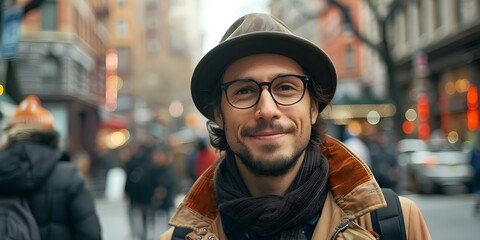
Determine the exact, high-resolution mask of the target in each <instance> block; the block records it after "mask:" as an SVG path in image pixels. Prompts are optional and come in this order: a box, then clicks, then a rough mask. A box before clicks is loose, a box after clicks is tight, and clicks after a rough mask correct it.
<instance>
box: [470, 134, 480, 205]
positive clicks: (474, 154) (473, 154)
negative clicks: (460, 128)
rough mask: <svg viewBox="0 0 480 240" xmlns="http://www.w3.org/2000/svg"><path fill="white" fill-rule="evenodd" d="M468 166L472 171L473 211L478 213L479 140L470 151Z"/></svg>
mask: <svg viewBox="0 0 480 240" xmlns="http://www.w3.org/2000/svg"><path fill="white" fill-rule="evenodd" d="M470 164H471V165H472V167H473V170H474V177H473V182H472V192H473V194H474V195H475V202H474V210H475V213H477V214H478V213H480V139H478V140H477V143H476V144H475V146H474V147H473V149H472V150H471V151H470Z"/></svg>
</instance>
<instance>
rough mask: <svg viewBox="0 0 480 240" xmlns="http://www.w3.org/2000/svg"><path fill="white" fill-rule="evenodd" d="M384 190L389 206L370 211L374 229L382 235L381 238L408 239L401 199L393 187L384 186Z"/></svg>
mask: <svg viewBox="0 0 480 240" xmlns="http://www.w3.org/2000/svg"><path fill="white" fill-rule="evenodd" d="M382 192H383V196H384V197H385V200H386V201H387V207H386V208H381V209H377V210H375V211H372V212H370V216H371V218H372V225H373V230H374V231H375V232H376V233H378V234H379V235H380V239H388V240H390V239H399V240H406V239H407V237H406V233H405V223H404V220H403V214H402V206H401V205H400V199H398V195H397V194H396V193H395V192H394V191H393V190H392V189H389V188H382Z"/></svg>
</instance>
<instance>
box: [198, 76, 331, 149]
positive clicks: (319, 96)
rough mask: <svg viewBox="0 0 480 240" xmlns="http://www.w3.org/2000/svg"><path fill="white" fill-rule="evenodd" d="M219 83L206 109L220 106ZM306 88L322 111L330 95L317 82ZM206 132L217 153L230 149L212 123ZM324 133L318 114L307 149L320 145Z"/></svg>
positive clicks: (322, 122) (325, 127)
mask: <svg viewBox="0 0 480 240" xmlns="http://www.w3.org/2000/svg"><path fill="white" fill-rule="evenodd" d="M220 83H221V81H219V84H218V86H217V87H216V90H215V91H214V92H215V93H216V94H215V96H217V97H216V98H215V99H214V100H213V101H212V102H211V103H210V104H208V107H210V109H214V108H218V107H219V106H220V101H221V98H222V92H221V90H220ZM307 86H308V92H309V93H310V98H311V101H315V102H317V103H318V105H319V106H320V108H321V109H324V108H325V107H326V106H327V105H328V104H329V99H331V95H329V94H330V93H328V92H327V91H326V90H325V89H322V87H321V86H320V85H319V84H318V82H317V81H313V80H310V81H309V82H308V85H307ZM332 94H333V93H332ZM212 116H213V114H212ZM207 130H208V132H209V134H210V144H211V145H212V146H213V147H215V148H216V149H217V150H219V151H225V150H228V149H229V148H230V147H229V145H228V142H227V138H226V136H225V131H224V130H223V129H221V128H220V127H219V126H218V125H217V124H216V123H215V122H214V121H211V120H209V121H207ZM326 132H327V125H326V122H325V121H324V119H323V118H322V117H321V116H320V113H319V114H318V116H317V121H316V122H315V124H314V125H313V126H312V131H311V134H310V141H309V143H308V147H309V148H314V147H315V146H318V145H322V144H323V142H324V139H325V134H326Z"/></svg>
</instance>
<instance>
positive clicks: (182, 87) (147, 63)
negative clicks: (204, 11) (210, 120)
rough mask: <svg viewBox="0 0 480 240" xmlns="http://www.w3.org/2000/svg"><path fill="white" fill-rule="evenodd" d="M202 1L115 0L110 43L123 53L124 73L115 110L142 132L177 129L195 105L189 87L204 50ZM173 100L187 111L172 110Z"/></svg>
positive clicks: (120, 56) (111, 0) (111, 1)
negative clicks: (200, 13)
mask: <svg viewBox="0 0 480 240" xmlns="http://www.w3.org/2000/svg"><path fill="white" fill-rule="evenodd" d="M197 2H198V1H197V0H169V1H161V0H139V1H124V0H109V9H110V17H109V20H108V28H109V29H110V38H109V39H110V41H109V47H110V48H113V49H116V51H117V53H118V61H119V62H118V76H119V77H120V78H121V79H122V87H121V88H120V89H119V93H118V107H117V109H115V111H114V112H115V113H117V114H120V115H122V116H125V117H126V118H127V119H128V122H129V124H130V126H131V128H132V134H133V135H135V136H138V137H139V138H142V137H143V136H145V135H148V134H155V135H158V136H165V134H168V132H171V131H177V130H179V129H180V128H181V127H182V126H184V125H185V124H184V120H185V118H187V116H188V114H190V113H191V112H193V111H194V107H193V105H192V100H191V97H190V91H189V88H190V76H191V72H192V71H193V66H194V64H195V63H196V62H197V61H198V59H199V55H200V54H201V47H200V46H201V35H200V31H199V23H200V20H199V13H198V3H197ZM172 106H173V108H175V106H179V108H181V109H180V110H181V112H178V111H177V112H175V114H173V115H172V112H171V109H172ZM166 131H168V132H166Z"/></svg>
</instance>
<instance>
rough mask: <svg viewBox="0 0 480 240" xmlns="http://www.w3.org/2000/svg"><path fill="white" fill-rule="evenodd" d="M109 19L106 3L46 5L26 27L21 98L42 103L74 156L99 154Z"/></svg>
mask: <svg viewBox="0 0 480 240" xmlns="http://www.w3.org/2000/svg"><path fill="white" fill-rule="evenodd" d="M18 2H19V4H25V3H26V2H28V1H18ZM107 13H108V11H107V9H106V2H105V1H103V0H100V1H98V0H82V1H74V0H63V1H54V0H46V1H45V2H44V3H43V4H42V5H41V6H40V7H39V8H38V9H35V10H33V11H31V12H30V13H29V14H28V15H27V16H26V17H25V18H24V20H23V24H22V30H21V37H20V43H19V50H18V57H17V59H16V61H17V64H18V66H19V67H18V70H17V72H18V79H19V82H20V88H21V92H22V94H23V95H29V94H34V95H37V96H39V97H40V99H41V100H42V102H43V105H44V106H45V107H46V108H47V109H48V110H49V111H50V112H52V114H53V115H54V117H55V128H56V129H57V130H58V131H59V132H60V135H61V143H62V147H63V148H64V149H65V150H68V151H69V152H71V153H72V154H75V153H76V152H79V151H86V152H88V153H90V154H94V152H95V150H96V149H95V148H96V146H95V139H96V130H97V126H98V124H99V122H100V121H101V119H100V117H99V111H100V109H101V108H102V105H103V104H104V95H105V46H106V41H107V36H108V34H107V31H106V28H105V25H104V23H103V22H104V20H105V18H106V17H107Z"/></svg>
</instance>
